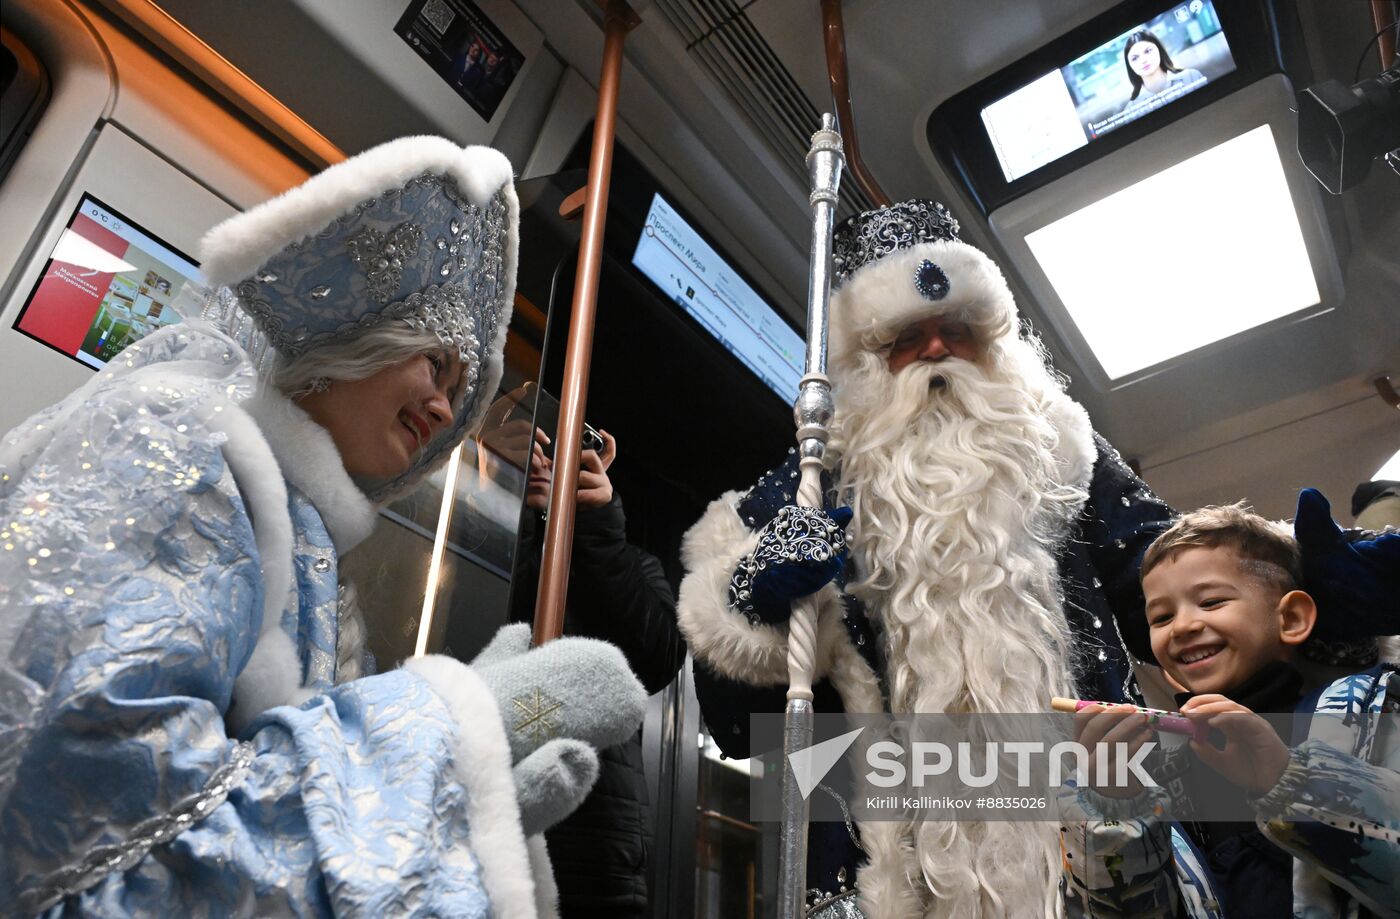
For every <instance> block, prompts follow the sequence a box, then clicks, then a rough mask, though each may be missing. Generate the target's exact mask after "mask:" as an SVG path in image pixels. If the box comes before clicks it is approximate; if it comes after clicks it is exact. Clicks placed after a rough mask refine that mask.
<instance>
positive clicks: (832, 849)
mask: <svg viewBox="0 0 1400 919" xmlns="http://www.w3.org/2000/svg"><path fill="white" fill-rule="evenodd" d="M833 262H834V266H833V275H834V282H833V283H834V288H835V289H834V290H833V293H832V300H831V333H830V336H831V351H832V355H833V356H832V361H831V369H830V376H831V378H832V382H833V386H834V388H835V389H836V391H837V394H838V397H837V416H838V417H837V423H838V424H839V423H840V413H841V401H840V395H839V393H840V389H841V386H842V383H843V376H842V372H843V367H844V366H845V365H844V364H843V360H842V357H841V355H843V354H844V355H850V354H852V353H853V352H854V351H855V350H856V349H858V348H859V347H861V346H860V344H859V338H860V335H861V334H862V332H864V331H865V330H867V329H870V328H873V327H876V326H882V327H895V326H898V325H900V324H908V323H913V322H916V321H919V320H922V319H925V318H929V317H934V316H956V317H958V318H960V319H962V320H964V321H967V322H968V323H969V324H970V325H972V326H974V327H976V328H981V329H996V330H998V331H997V332H996V333H995V334H997V335H1001V336H1011V337H1015V336H1018V335H1021V334H1022V332H1021V328H1020V323H1019V320H1018V318H1017V315H1016V308H1015V304H1014V301H1013V298H1012V295H1011V291H1010V289H1009V288H1008V287H1007V285H1006V282H1005V280H1004V279H1003V278H1002V276H1001V273H1000V272H999V271H998V270H997V269H996V267H995V265H993V264H992V262H991V261H990V260H989V259H988V258H987V257H986V256H985V255H983V254H982V253H981V252H979V251H978V250H976V249H975V248H973V247H972V246H969V245H967V244H966V243H964V242H962V241H961V240H959V238H958V225H957V222H956V221H955V220H954V219H953V218H952V216H951V215H950V214H949V213H948V211H947V210H946V209H945V208H944V207H943V205H941V204H937V203H935V202H932V201H924V200H911V201H906V202H902V203H899V204H895V205H893V206H890V207H886V208H880V209H878V210H875V211H869V212H866V213H863V214H859V215H856V216H854V217H852V218H849V219H848V220H847V221H845V222H844V223H843V224H842V225H841V226H840V227H838V228H837V230H836V236H835V241H834V258H833ZM1057 385H1059V384H1057ZM1044 404H1045V408H1044V411H1045V414H1046V416H1047V417H1048V418H1049V420H1050V422H1051V423H1052V424H1053V426H1054V427H1055V429H1056V431H1057V433H1058V435H1059V446H1058V448H1057V451H1056V457H1057V459H1058V460H1059V463H1060V466H1061V468H1062V469H1065V470H1068V472H1067V473H1066V479H1065V481H1064V484H1066V485H1070V486H1074V487H1076V488H1078V489H1081V490H1082V492H1083V496H1084V497H1083V499H1082V501H1081V502H1080V503H1079V505H1078V506H1077V507H1075V508H1073V509H1072V510H1073V513H1070V514H1068V515H1067V516H1066V517H1065V518H1064V519H1063V522H1062V523H1061V525H1059V526H1058V527H1057V528H1056V529H1057V532H1051V533H1047V534H1046V537H1045V538H1046V540H1047V548H1049V549H1050V550H1052V552H1053V555H1052V557H1053V558H1054V559H1055V560H1056V561H1057V562H1058V590H1059V592H1060V600H1059V604H1058V605H1059V606H1060V607H1061V608H1062V609H1063V614H1064V617H1065V619H1066V620H1067V621H1068V625H1069V629H1070V632H1071V635H1072V640H1073V643H1074V645H1075V650H1076V651H1077V652H1078V653H1077V655H1076V659H1075V661H1074V662H1073V663H1074V664H1075V669H1074V673H1073V678H1074V681H1075V684H1076V690H1077V692H1079V694H1080V696H1081V697H1082V698H1087V699H1101V700H1109V701H1117V700H1130V699H1132V698H1134V697H1135V696H1136V693H1137V691H1136V687H1135V685H1134V682H1133V674H1132V671H1131V668H1130V664H1129V658H1128V652H1129V651H1132V652H1133V653H1134V655H1135V656H1136V657H1138V658H1139V659H1144V660H1151V659H1152V658H1151V650H1150V646H1149V645H1148V642H1147V637H1146V625H1145V623H1144V622H1142V621H1141V620H1142V613H1141V610H1142V603H1143V601H1142V592H1141V588H1140V586H1139V583H1138V569H1139V566H1140V562H1141V558H1142V554H1143V553H1144V552H1145V551H1146V549H1147V547H1148V545H1150V544H1151V542H1152V540H1153V539H1155V538H1156V536H1157V535H1158V534H1159V533H1161V532H1162V531H1163V530H1164V529H1165V528H1166V526H1167V524H1168V522H1169V520H1170V518H1171V516H1172V511H1171V508H1169V507H1168V506H1167V505H1166V504H1165V503H1164V502H1163V501H1161V500H1160V499H1159V498H1157V497H1156V496H1155V495H1153V494H1152V492H1151V490H1150V489H1149V488H1148V487H1147V485H1146V484H1145V483H1144V482H1142V480H1141V479H1139V478H1138V477H1137V476H1136V475H1135V474H1134V473H1133V472H1132V471H1131V470H1130V469H1129V468H1128V466H1127V465H1126V463H1125V462H1124V461H1123V460H1122V458H1121V457H1120V456H1119V455H1118V453H1117V451H1115V450H1114V449H1113V448H1112V447H1111V446H1110V445H1109V444H1108V443H1107V442H1106V441H1104V440H1103V439H1102V438H1101V437H1099V436H1098V435H1097V434H1096V433H1094V431H1093V429H1092V427H1091V425H1090V422H1089V419H1088V416H1087V414H1086V413H1085V411H1084V409H1083V408H1082V407H1081V406H1079V405H1078V404H1077V403H1075V402H1074V401H1073V400H1071V399H1070V398H1069V397H1068V396H1067V395H1065V393H1064V392H1063V389H1062V388H1059V389H1056V390H1054V391H1051V392H1047V393H1046V394H1045V395H1044ZM859 447H860V445H859V444H851V445H849V446H848V449H849V450H852V451H854V450H858V449H859ZM797 460H798V457H797V456H796V455H795V454H794V453H793V452H792V451H790V452H789V456H788V457H787V459H786V461H785V462H783V463H781V464H780V465H779V466H778V467H777V468H775V469H774V470H772V471H771V472H769V473H768V474H767V475H765V476H763V477H762V478H761V479H760V480H759V481H758V482H757V483H756V484H755V485H754V486H753V487H752V488H750V489H749V490H747V491H734V492H730V493H727V494H725V495H723V496H721V497H720V498H718V499H717V500H716V501H715V502H713V503H712V504H711V505H710V507H709V508H708V509H707V511H706V512H705V515H704V516H703V517H702V518H701V519H700V521H699V522H698V523H697V524H696V525H695V526H694V527H693V528H692V529H691V531H690V532H689V533H688V534H687V536H686V540H685V543H684V546H683V550H682V551H683V559H684V561H685V563H686V569H687V574H686V577H685V580H684V581H683V582H682V584H681V590H680V597H679V606H678V612H679V616H680V622H681V627H682V630H683V631H684V632H685V634H686V638H687V640H688V642H689V644H690V648H691V651H692V653H693V654H694V656H695V682H696V692H697V695H698V696H699V700H700V704H701V707H702V710H703V712H704V716H705V721H706V723H707V725H708V727H709V729H710V731H711V732H712V734H713V735H714V738H715V742H716V743H717V744H718V745H719V747H720V749H721V750H722V751H723V752H724V753H725V754H726V755H728V756H732V757H736V758H743V757H747V756H749V755H750V754H751V752H759V751H751V750H750V747H749V715H750V713H752V712H781V711H783V706H784V698H785V691H786V683H787V666H786V654H787V625H786V622H785V621H784V622H770V621H767V620H766V619H765V617H763V616H761V615H759V611H757V610H755V608H754V607H755V604H754V598H755V595H756V594H757V593H759V592H760V588H761V587H762V586H763V585H761V584H759V583H758V582H759V580H760V579H761V578H763V577H768V578H769V579H770V581H771V582H774V583H770V585H769V587H770V588H772V587H774V586H775V582H777V581H778V580H780V579H783V578H787V577H789V569H792V568H798V567H803V568H806V569H808V570H812V569H819V568H822V567H824V566H826V565H829V566H830V572H829V573H828V574H825V575H821V576H819V577H818V578H817V580H816V581H815V583H808V584H805V585H800V586H799V585H792V587H791V588H790V589H786V590H783V589H779V590H777V591H776V592H778V593H784V594H787V595H789V596H798V595H803V594H805V593H810V592H811V591H812V590H815V589H816V587H817V586H819V585H821V584H822V583H824V582H825V580H824V579H825V578H827V577H832V578H833V579H834V584H835V587H834V589H833V588H831V587H828V588H825V589H824V590H823V592H822V593H821V594H820V595H819V596H820V607H819V629H818V642H817V644H818V647H817V655H816V656H817V672H816V677H817V680H816V681H814V689H815V703H814V707H815V710H816V711H817V712H819V713H830V712H842V711H845V712H864V713H879V712H882V711H885V710H886V707H887V697H888V686H887V684H886V682H885V675H886V661H885V660H884V656H883V651H882V641H881V634H880V627H879V624H878V623H877V622H875V621H873V617H872V616H870V615H868V614H867V610H866V609H865V608H864V606H863V605H862V604H861V603H860V602H859V601H858V600H857V599H856V598H855V597H853V596H852V595H850V594H849V593H847V592H846V591H845V587H846V585H847V583H848V582H850V581H851V580H853V579H854V578H856V577H857V572H856V570H855V566H854V564H853V563H852V562H850V561H847V554H846V553H845V552H844V551H843V549H844V534H843V533H842V532H841V531H840V527H839V526H836V525H833V524H832V518H836V523H838V524H840V525H842V526H843V525H844V523H845V520H847V519H849V518H848V517H841V516H839V514H833V515H832V517H831V518H826V519H824V520H823V519H814V518H812V517H811V516H810V515H808V514H806V513H804V512H801V511H798V510H796V509H792V508H790V506H791V505H793V504H794V498H795V494H796V489H797V484H798V480H799V472H798V462H797ZM830 471H831V472H833V473H837V474H838V475H839V469H834V470H830ZM833 481H834V480H832V479H828V480H826V481H824V482H823V488H824V490H826V492H827V496H828V497H827V500H828V503H829V504H830V505H833V506H834V505H837V504H844V503H847V502H848V501H849V498H848V497H846V496H843V495H840V494H838V493H836V492H835V491H834V490H833ZM934 548H935V547H930V551H933V550H934ZM783 560H793V561H797V562H800V563H801V564H800V565H792V566H788V565H784V564H783ZM822 560H826V561H822ZM983 561H985V562H986V564H987V565H988V566H990V567H993V568H995V567H997V566H998V564H999V560H998V559H996V558H986V559H984V560H983ZM804 577H805V575H804V574H801V573H796V579H798V580H801V579H803V578H804ZM1052 602H1053V601H1052ZM995 627H996V626H995V623H988V628H995ZM950 666H960V663H957V662H950ZM858 835H859V831H858V829H857V828H855V827H847V826H841V825H840V824H833V823H821V822H814V823H812V824H811V832H810V835H809V840H810V843H809V851H808V884H807V886H808V888H809V897H808V905H809V909H810V910H811V911H812V912H811V914H812V915H820V916H822V917H835V916H853V915H860V913H859V912H856V906H855V900H854V894H853V893H852V892H853V891H854V890H856V889H857V888H858V885H859V879H860V875H861V873H864V872H869V871H877V872H881V873H882V874H883V875H885V876H887V877H906V876H908V877H914V878H917V877H918V876H919V875H918V869H917V866H914V865H906V864H904V863H903V862H902V861H898V860H895V859H890V858H882V856H881V855H880V854H879V853H870V852H865V853H863V852H862V851H861V850H860V849H859V848H858V842H857V836H858ZM911 871H912V872H913V873H912V874H909V872H911Z"/></svg>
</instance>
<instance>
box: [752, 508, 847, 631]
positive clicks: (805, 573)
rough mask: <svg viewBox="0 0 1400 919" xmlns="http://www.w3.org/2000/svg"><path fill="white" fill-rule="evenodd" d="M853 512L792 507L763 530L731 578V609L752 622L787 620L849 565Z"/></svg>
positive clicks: (782, 511) (837, 509)
mask: <svg viewBox="0 0 1400 919" xmlns="http://www.w3.org/2000/svg"><path fill="white" fill-rule="evenodd" d="M850 522H851V509H850V508H849V507H838V508H836V509H835V510H833V511H831V512H830V513H829V514H828V513H827V512H825V511H820V510H817V509H816V508H814V507H801V506H799V505H794V504H789V505H788V506H787V507H784V508H781V509H780V510H779V511H778V515H777V516H776V517H774V518H773V519H772V520H770V521H769V522H768V523H767V524H765V525H764V527H763V529H762V530H760V531H759V536H758V545H757V546H755V547H754V550H753V552H751V553H749V554H748V555H747V556H745V557H744V558H742V559H740V560H739V567H737V568H735V569H734V576H733V577H731V578H730V579H729V606H730V608H731V609H734V610H737V611H738V612H741V613H743V614H744V615H745V616H747V617H748V620H749V622H751V623H753V624H755V625H757V624H758V623H760V622H767V623H770V624H771V623H778V622H785V621H787V618H788V616H789V615H790V614H791V612H792V601H793V600H796V599H798V598H799V597H805V596H807V595H808V594H814V593H816V592H817V591H818V590H820V589H821V588H822V586H823V585H825V584H826V583H827V582H829V581H831V580H832V579H833V578H835V577H836V575H838V574H839V573H840V572H841V569H842V568H843V567H845V565H846V558H847V557H848V555H849V552H848V551H847V549H846V524H848V523H850Z"/></svg>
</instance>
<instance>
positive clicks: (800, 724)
mask: <svg viewBox="0 0 1400 919" xmlns="http://www.w3.org/2000/svg"><path fill="white" fill-rule="evenodd" d="M844 162H845V155H844V154H843V153H842V151H841V135H840V134H839V133H837V130H836V118H835V116H833V115H830V114H827V115H823V116H822V126H821V129H820V130H819V131H817V133H815V134H813V135H812V149H811V150H809V151H807V168H808V170H809V171H810V173H811V176H812V194H811V197H810V198H809V200H810V202H811V204H812V253H811V266H810V268H809V270H808V274H807V363H806V367H805V370H806V373H805V374H804V375H803V377H802V382H801V384H800V388H799V392H798V395H797V401H796V402H795V403H794V404H793V407H792V413H793V419H794V420H795V421H796V422H797V449H798V453H799V454H800V455H801V468H802V481H801V484H800V485H799V487H798V489H797V503H798V504H801V505H805V506H807V507H817V508H819V507H821V506H822V485H821V474H822V465H823V458H824V456H825V454H826V437H827V426H828V425H829V424H831V419H832V416H833V414H834V413H835V406H834V404H833V402H832V399H831V381H830V380H828V379H827V377H826V336H827V308H828V306H829V305H830V302H831V234H832V224H833V221H834V218H835V215H836V191H837V189H838V188H839V187H840V185H841V167H842V164H843V163H844ZM816 651H817V598H816V595H815V594H813V595H812V596H810V597H803V598H802V599H801V600H797V601H795V602H794V603H793V604H792V618H791V620H789V625H788V693H787V708H786V710H785V717H784V722H783V832H782V840H781V843H780V850H779V862H778V871H779V885H780V886H779V893H778V915H779V916H780V917H782V919H801V917H802V914H803V909H804V898H803V890H804V888H805V885H806V881H807V799H806V798H805V797H803V795H802V791H801V789H800V788H799V787H798V784H797V778H796V776H795V775H794V774H793V771H792V760H791V759H790V757H791V755H792V754H793V753H795V752H797V751H798V750H803V749H806V748H807V747H809V746H811V744H812V675H813V671H814V669H815V667H816Z"/></svg>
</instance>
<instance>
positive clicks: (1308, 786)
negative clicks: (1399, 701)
mask: <svg viewBox="0 0 1400 919" xmlns="http://www.w3.org/2000/svg"><path fill="white" fill-rule="evenodd" d="M1390 759H1391V760H1395V759H1400V753H1398V754H1397V755H1394V756H1391V757H1390ZM1396 766H1400V763H1396V762H1393V761H1392V762H1387V763H1386V764H1385V765H1376V764H1373V763H1368V762H1365V761H1364V760H1361V759H1358V758H1357V757H1354V756H1348V755H1347V754H1345V753H1342V752H1341V751H1339V750H1337V749H1336V748H1335V747H1331V746H1328V745H1327V744H1326V743H1323V742H1322V741H1320V740H1309V741H1306V742H1304V743H1302V744H1300V745H1299V746H1298V747H1297V748H1295V749H1294V750H1293V752H1292V754H1291V756H1290V758H1289V761H1288V766H1287V767H1286V768H1285V769H1284V771H1283V775H1282V777H1281V778H1280V779H1279V781H1278V784H1277V785H1275V786H1274V787H1273V789H1271V790H1270V791H1269V792H1268V794H1265V795H1264V796H1262V797H1260V798H1259V799H1258V800H1257V801H1256V802H1255V810H1256V813H1257V816H1258V823H1259V827H1260V829H1261V830H1262V831H1263V832H1264V835H1266V836H1268V837H1269V839H1271V840H1272V841H1273V842H1274V843H1275V844H1276V845H1278V846H1279V847H1280V848H1282V849H1284V850H1285V851H1287V852H1288V853H1289V854H1290V855H1292V856H1293V857H1294V858H1296V859H1298V860H1300V861H1301V862H1303V863H1304V864H1305V865H1307V866H1308V867H1310V868H1312V869H1314V870H1316V871H1318V872H1320V873H1321V874H1322V875H1323V876H1325V877H1326V878H1327V880H1329V881H1331V882H1332V883H1333V884H1335V885H1337V886H1338V887H1340V888H1342V889H1343V890H1346V891H1347V892H1348V893H1350V894H1351V895H1352V896H1354V897H1356V898H1357V899H1358V900H1360V901H1361V902H1362V903H1363V904H1365V905H1366V906H1367V908H1369V909H1371V910H1372V911H1374V912H1376V913H1377V914H1379V915H1391V914H1392V913H1393V911H1394V909H1395V904H1396V903H1400V771H1397V769H1396V768H1395V767H1396Z"/></svg>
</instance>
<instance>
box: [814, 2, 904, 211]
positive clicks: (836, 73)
mask: <svg viewBox="0 0 1400 919" xmlns="http://www.w3.org/2000/svg"><path fill="white" fill-rule="evenodd" d="M822 35H823V36H824V37H825V40H826V75H827V77H828V79H830V81H831V100H832V102H833V103H834V104H835V106H836V120H837V122H838V123H839V124H840V128H841V142H842V144H844V145H845V152H846V168H847V169H848V170H850V173H851V178H853V179H855V182H856V184H857V185H859V186H860V190H861V191H863V192H865V194H866V195H867V196H868V197H869V198H870V200H871V201H873V202H875V206H876V207H889V205H890V196H889V195H887V194H885V190H884V189H883V188H881V187H880V183H879V182H876V181H875V177H874V176H873V175H871V174H870V170H869V169H867V168H865V160H863V159H861V156H860V142H859V141H858V140H857V139H856V116H855V113H854V112H853V111H852V110H851V84H850V80H849V79H848V77H847V75H846V26H845V24H844V23H843V22H842V20H841V0H822Z"/></svg>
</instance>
